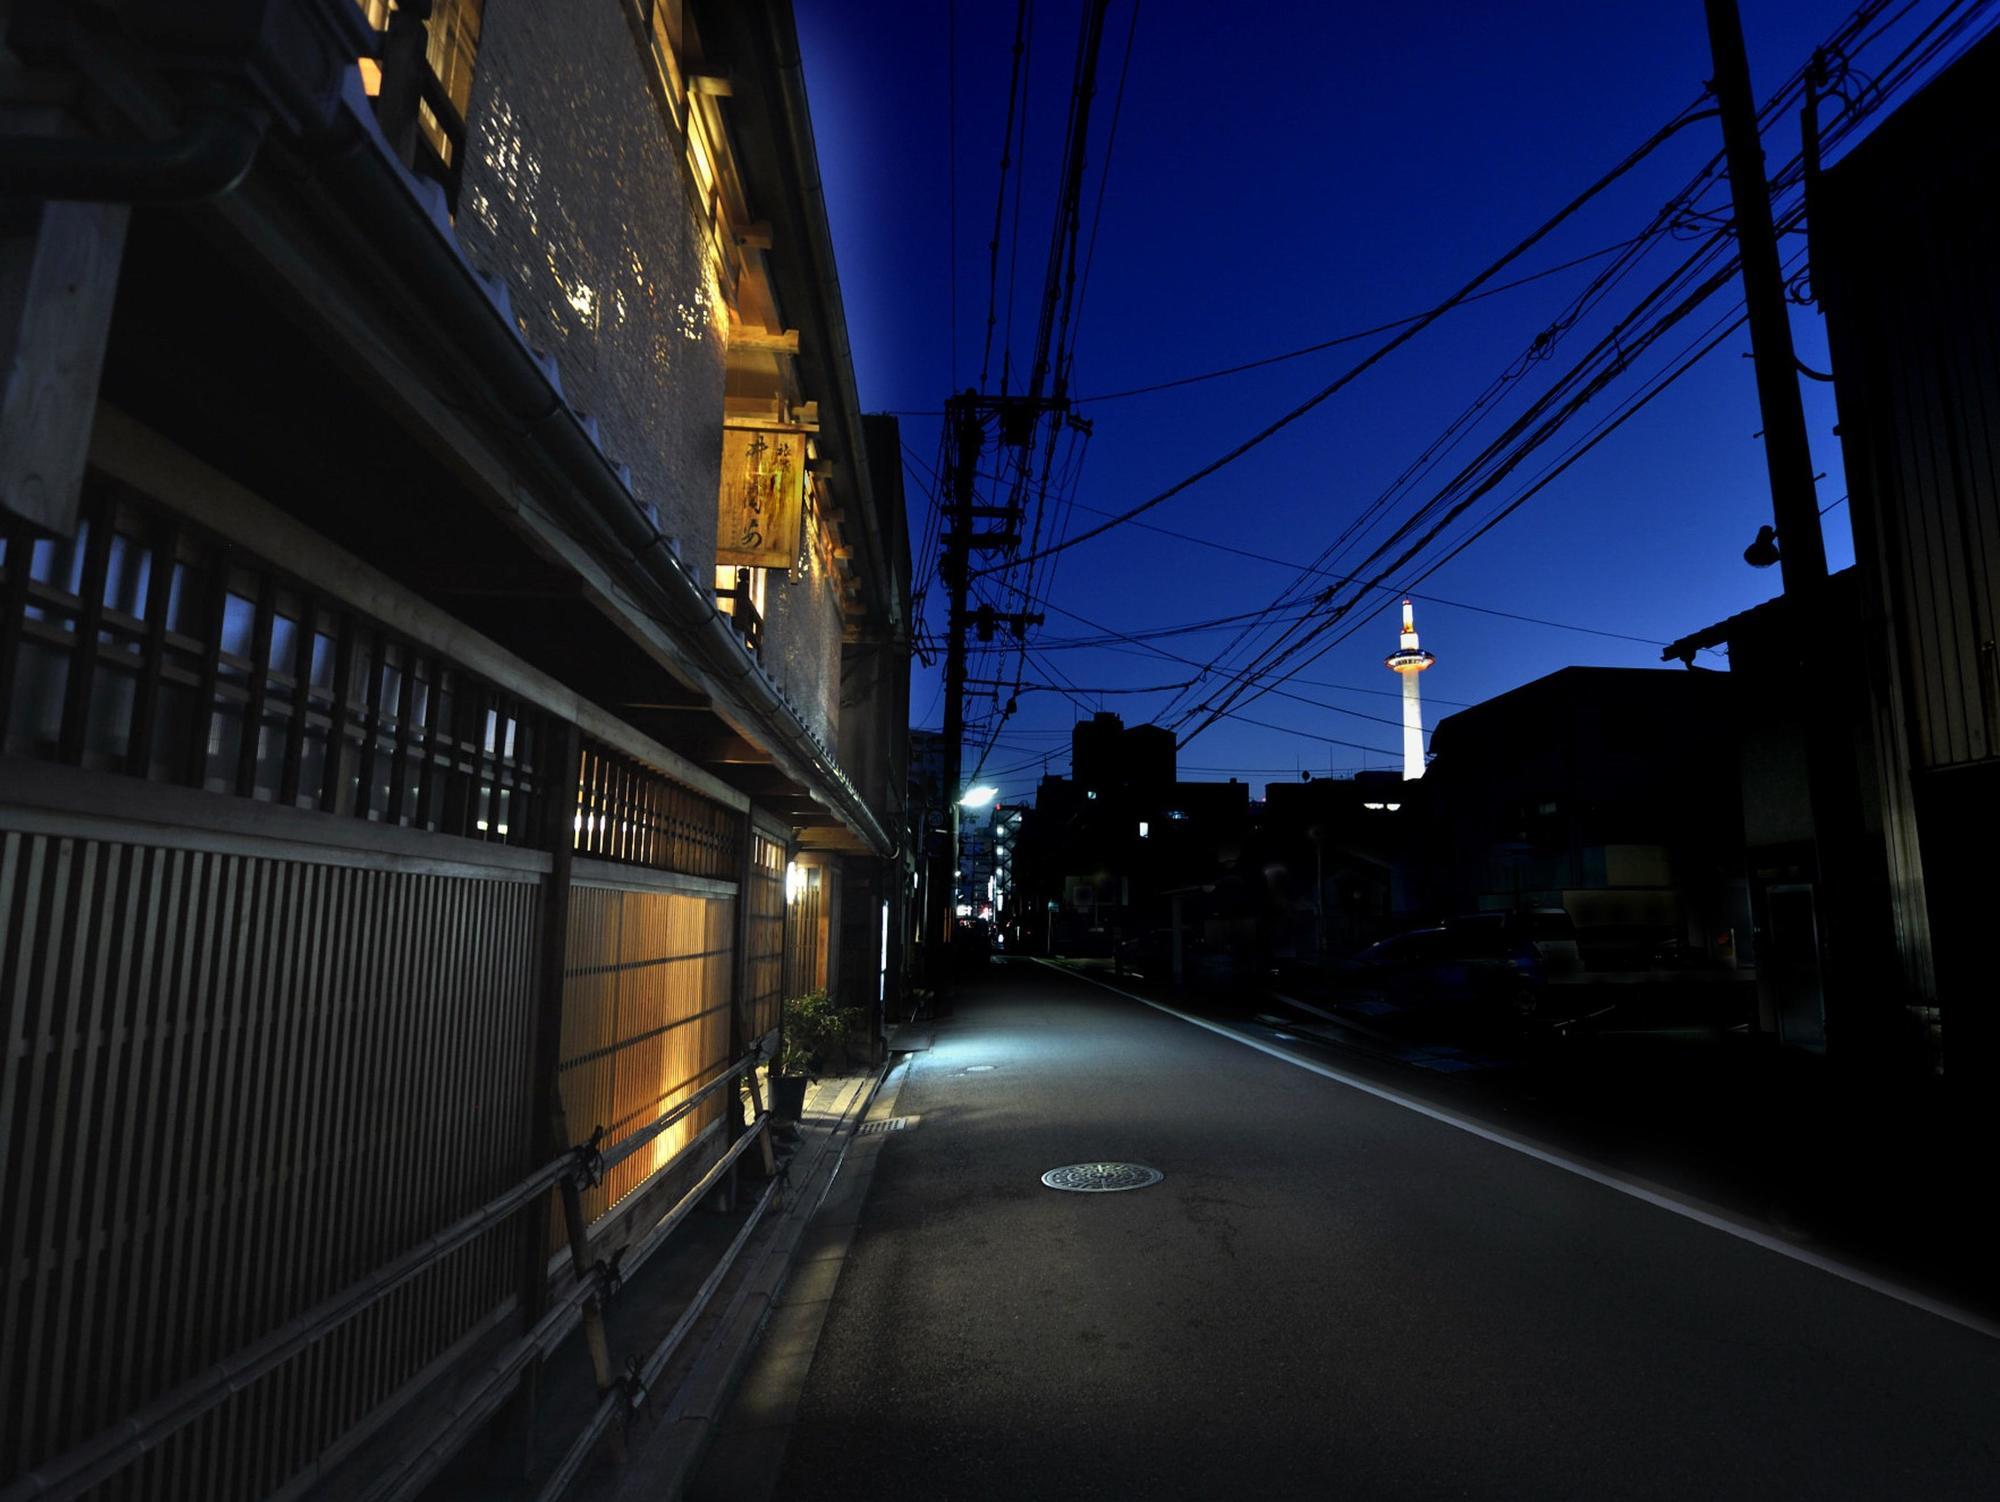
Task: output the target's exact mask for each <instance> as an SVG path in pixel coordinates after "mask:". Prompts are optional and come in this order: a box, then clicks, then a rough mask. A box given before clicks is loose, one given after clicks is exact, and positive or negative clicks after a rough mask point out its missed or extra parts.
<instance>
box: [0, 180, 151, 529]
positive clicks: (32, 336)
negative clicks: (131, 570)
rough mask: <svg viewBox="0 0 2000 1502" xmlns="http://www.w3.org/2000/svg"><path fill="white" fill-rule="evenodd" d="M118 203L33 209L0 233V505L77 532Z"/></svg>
mask: <svg viewBox="0 0 2000 1502" xmlns="http://www.w3.org/2000/svg"><path fill="white" fill-rule="evenodd" d="M130 217H131V210H129V209H128V208H126V207H125V206H124V205H123V204H108V203H40V204H35V205H33V206H32V207H30V208H29V209H28V210H26V212H25V214H24V215H23V221H24V222H23V223H22V225H21V226H20V227H19V228H15V229H10V230H7V231H4V232H0V509H5V510H7V511H11V512H13V513H14V514H15V515H16V516H23V517H26V518H27V519H28V520H29V521H31V522H33V523H34V524H35V525H36V526H38V527H46V528H48V529H49V530H51V531H54V532H61V533H63V534H64V535H65V536H68V535H73V534H74V533H75V531H76V522H77V511H78V508H79V506H80V505H81V504H82V496H83V467H84V459H85V457H86V455H87V454H88V453H89V451H90V429H91V425H92V422H93V420H94V418H95V417H96V414H97V384H98V378H99V376H100V374H101V373H102V371H103V368H104V343H105V340H106V338H107V337H108V336H109V333H110V328H111V304H112V300H113V298H114V297H115V296H116V295H117V291H118V268H119V265H120V263H121V262H122V261H123V259H124V251H125V226H126V222H127V221H128V219H129V218H130Z"/></svg>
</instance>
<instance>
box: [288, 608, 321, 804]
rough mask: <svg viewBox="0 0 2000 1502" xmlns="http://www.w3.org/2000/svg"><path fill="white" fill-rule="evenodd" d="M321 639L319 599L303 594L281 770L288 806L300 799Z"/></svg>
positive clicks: (292, 667)
mask: <svg viewBox="0 0 2000 1502" xmlns="http://www.w3.org/2000/svg"><path fill="white" fill-rule="evenodd" d="M318 643H319V602H318V600H317V599H315V598H314V597H313V596H312V595H310V594H305V595H301V596H300V597H299V622H298V641H297V642H296V644H295V645H294V648H293V651H292V663H291V673H292V713H291V720H290V723H289V724H288V725H287V726H286V727H285V756H284V760H283V762H282V763H280V769H279V772H278V801H279V802H280V803H282V804H284V805H285V807H287V808H292V807H295V806H296V805H297V803H298V801H299V773H300V769H301V768H302V766H303V765H304V762H305V755H306V726H307V723H308V720H309V717H310V716H311V714H312V663H313V651H314V649H315V647H316V646H317V645H318Z"/></svg>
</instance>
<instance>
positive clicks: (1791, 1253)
mask: <svg viewBox="0 0 2000 1502" xmlns="http://www.w3.org/2000/svg"><path fill="white" fill-rule="evenodd" d="M1035 963H1036V964H1039V965H1048V968H1049V969H1051V970H1054V971H1055V972H1056V973H1057V974H1059V975H1067V976H1070V977H1071V978H1072V979H1075V980H1086V981H1089V982H1090V983H1091V984H1092V985H1094V986H1102V987H1103V988H1104V989H1105V990H1107V991H1109V992H1111V993H1112V994H1114V995H1117V996H1123V997H1125V998H1126V999H1128V1000H1130V1001H1136V1002H1138V1003H1139V1004H1140V1005H1141V1006H1148V1007H1151V1008H1152V1009H1153V1010H1154V1011H1156V1012H1165V1013H1166V1014H1167V1015H1168V1016H1169V1017H1178V1018H1179V1019H1180V1020H1181V1021H1182V1022H1187V1023H1191V1024H1193V1025H1194V1026H1195V1027H1199V1028H1205V1029H1206V1030H1207V1031H1209V1032H1211V1033H1215V1034H1216V1035H1218V1036H1219V1037H1224V1038H1227V1039H1229V1040H1230V1041H1231V1042H1233V1043H1241V1044H1242V1045H1243V1046H1244V1047H1245V1048H1254V1049H1256V1050H1257V1052H1258V1053H1261V1054H1268V1055H1269V1056H1270V1057H1272V1058H1274V1059H1277V1060H1280V1061H1281V1062H1283V1063H1286V1064H1290V1065H1292V1066H1293V1067H1294V1068H1297V1069H1303V1070H1305V1071H1306V1072H1307V1073H1309V1074H1316V1075H1319V1076H1320V1077H1321V1078H1322V1079H1328V1080H1332V1081H1333V1082H1334V1083H1335V1084H1337V1085H1345V1086H1347V1087H1348V1088H1349V1089H1350V1090H1359V1091H1360V1092H1361V1093H1362V1094H1364V1095H1372V1096H1374V1097H1375V1098H1376V1099H1377V1100H1384V1101H1387V1102H1388V1103H1389V1104H1390V1105H1392V1106H1401V1107H1402V1108H1403V1109H1404V1110H1406V1111H1414V1112H1416V1114H1417V1115H1419V1116H1428V1117H1429V1118H1430V1119H1431V1120H1432V1121H1435V1122H1439V1123H1441V1124H1443V1125H1445V1126H1448V1127H1455V1128H1456V1129H1457V1130H1459V1131H1461V1132H1467V1133H1470V1134H1471V1135H1472V1136H1474V1137H1478V1138H1481V1139H1483V1140H1484V1141H1487V1142H1491V1143H1493V1144H1494V1145H1495V1146H1496V1147H1504V1148H1508V1149H1510V1150H1511V1151H1513V1152H1517V1153H1520V1154H1522V1155H1523V1156H1524V1157H1529V1158H1533V1159H1535V1160H1536V1161H1537V1162H1540V1163H1546V1164H1548V1165H1549V1166H1550V1167H1551V1168H1559V1169H1561V1170H1562V1171H1563V1172H1564V1173H1571V1174H1575V1175H1576V1176H1577V1177H1578V1178H1580V1179H1588V1180H1590V1182H1591V1183H1593V1184H1602V1185H1603V1186H1604V1187H1605V1188H1606V1189H1613V1190H1616V1191H1617V1192H1618V1193H1620V1194H1623V1195H1627V1196H1629V1197H1631V1198H1632V1199H1636V1200H1643V1201H1644V1202H1645V1203H1646V1204H1649V1205H1652V1206H1654V1207H1656V1208H1658V1209H1661V1210H1665V1211H1667V1212H1668V1213H1669V1214H1673V1215H1678V1216H1681V1217H1682V1218H1683V1219H1686V1220H1691V1221H1694V1222H1696V1223H1697V1224H1699V1225H1704V1226H1707V1227H1708V1228H1709V1229H1710V1230H1715V1231H1721V1232H1722V1233H1723V1234H1724V1235H1728V1236H1734V1237H1736V1238H1737V1240H1739V1241H1747V1242H1749V1243H1750V1244H1751V1245H1752V1246H1760V1247H1762V1248H1764V1250H1765V1251H1767V1252H1776V1253H1777V1254H1778V1255H1779V1256H1780V1257H1789V1258H1790V1259H1791V1260H1792V1261H1794V1262H1801V1263H1804V1264H1805V1265H1806V1266H1807V1267H1813V1268H1818V1269H1819V1270H1820V1271H1821V1272H1823V1273H1831V1274H1832V1275H1833V1276H1834V1277H1836V1278H1839V1279H1842V1280H1843V1281H1845V1282H1848V1283H1853V1284H1855V1285H1856V1286H1857V1287H1861V1288H1866V1289H1868V1290H1869V1291H1870V1292H1873V1293H1879V1294H1881V1295H1882V1296H1883V1297H1884V1298H1891V1299H1894V1300H1895V1301H1896V1302H1897V1303H1899V1304H1907V1305H1909V1306H1910V1307H1911V1308H1912V1309H1921V1310H1923V1311H1924V1312H1925V1313H1926V1314H1934V1315H1936V1316H1937V1317H1938V1318H1939V1319H1944V1320H1950V1321H1951V1323H1953V1324H1954V1325H1959V1326H1961V1327H1963V1328H1964V1329H1967V1330H1971V1331H1974V1332H1976V1333H1977V1334H1980V1335H1984V1336H1986V1337H1987V1338H1988V1339H1990V1340H2000V1322H1995V1321H1993V1320H1990V1319H1988V1318H1986V1317H1985V1316H1984V1315H1981V1314H1976V1313H1974V1312H1972V1311H1971V1310H1969V1309H1960V1308H1958V1307H1957V1306H1956V1305H1953V1304H1947V1303H1944V1302H1942V1301H1940V1300H1938V1299H1934V1298H1931V1297H1930V1296H1929V1295H1928V1294H1924V1293H1919V1292H1918V1291H1917V1290H1916V1289H1914V1288H1907V1287H1905V1286H1903V1285H1902V1284H1900V1283H1894V1282H1891V1281H1889V1280H1888V1279H1886V1278H1880V1277H1877V1276H1876V1275H1875V1274H1873V1273H1870V1272H1865V1271H1863V1270H1862V1269H1861V1268H1858V1267H1852V1266H1849V1265H1848V1264H1847V1263H1844V1262H1836V1261H1835V1260H1834V1259H1832V1258H1831V1257H1824V1256H1821V1255H1820V1254H1819V1253H1818V1252H1813V1251H1808V1250H1807V1249H1805V1248H1804V1247H1799V1246H1794V1245H1792V1244H1791V1243H1790V1242H1788V1241H1785V1240H1783V1239H1781V1238H1780V1237H1777V1236H1773V1235H1772V1234H1771V1233H1770V1232H1768V1231H1765V1230H1763V1229H1761V1228H1759V1227H1757V1226H1754V1225H1751V1224H1750V1223H1749V1222H1748V1221H1745V1220H1742V1219H1740V1218H1739V1217H1737V1216H1735V1215H1732V1214H1730V1213H1729V1212H1728V1211H1726V1210H1722V1209H1719V1208H1717V1207H1716V1206H1713V1205H1708V1204H1704V1203H1703V1202H1701V1201H1699V1200H1695V1199H1691V1198H1689V1197H1687V1196H1685V1195H1681V1194H1677V1193H1675V1192H1674V1191H1673V1190H1671V1189H1665V1188H1662V1187H1661V1186H1659V1185H1657V1184H1649V1183H1647V1182H1646V1181H1645V1180H1644V1179H1637V1178H1632V1177H1629V1176H1628V1175H1625V1174H1621V1173H1614V1172H1613V1171H1611V1170H1610V1169H1607V1168H1599V1167H1597V1166H1595V1165H1594V1164H1590V1163H1585V1162H1581V1161H1579V1160H1578V1159H1575V1158H1571V1157H1568V1156H1566V1155H1565V1154H1562V1153H1559V1152H1556V1151H1554V1150H1553V1149H1550V1148H1546V1147H1543V1146H1541V1145H1540V1144H1538V1143H1534V1142H1530V1141H1528V1140H1527V1139H1526V1138H1523V1137H1516V1136H1514V1135H1513V1134H1512V1133H1511V1132H1503V1131H1500V1130H1499V1129H1498V1128H1495V1127H1490V1126H1488V1125H1486V1124H1485V1123H1484V1122H1480V1121H1474V1120H1473V1119H1472V1118H1471V1117H1468V1116H1460V1115H1459V1114H1458V1113H1456V1112H1455V1111H1446V1110H1442V1109H1440V1108H1439V1107H1437V1106H1433V1105H1430V1104H1429V1103H1427V1102H1425V1101H1421V1100H1418V1099H1417V1098H1416V1097H1414V1096H1410V1095H1405V1094H1403V1093H1402V1092H1401V1091H1400V1090H1391V1089H1389V1088H1387V1087H1386V1086H1383V1085H1377V1084H1375V1083H1374V1082H1372V1081H1370V1080H1365V1079H1362V1078H1361V1077H1360V1076H1358V1075H1353V1074H1349V1073H1347V1072H1346V1071H1345V1070H1340V1069H1335V1068H1334V1067H1333V1066H1332V1065H1330V1064H1322V1063H1320V1062H1319V1061H1318V1060H1317V1059H1307V1058H1302V1057H1300V1056H1299V1055H1298V1054H1295V1053H1292V1052H1290V1051H1289V1050H1287V1049H1283V1048H1273V1047H1272V1046H1271V1045H1270V1044H1268V1043H1266V1042H1264V1041H1263V1040H1262V1039H1259V1038H1252V1037H1250V1036H1248V1035H1247V1034H1244V1033H1239V1032H1237V1031H1236V1030H1235V1029H1234V1028H1231V1027H1225V1026H1223V1025H1222V1024H1221V1023H1219V1022H1211V1021H1209V1020H1208V1019H1207V1018H1205V1017H1196V1016H1194V1015H1192V1014H1191V1013H1188V1012H1183V1011H1181V1010H1180V1009H1179V1008H1178V1007H1170V1006H1168V1005H1167V1004H1166V1003H1165V1002H1162V1001H1154V1000H1153V999H1152V998H1151V997H1149V996H1141V995H1139V994H1138V993H1137V992H1135V991H1127V990H1125V989H1124V988H1123V987H1121V986H1114V985H1112V984H1110V982H1108V981H1101V980H1099V979H1098V978H1097V977H1096V976H1094V975H1082V974H1079V973H1077V972H1075V971H1072V970H1065V969H1063V968H1062V967H1061V966H1059V965H1050V964H1049V962H1048V961H1046V960H1042V959H1036V961H1035Z"/></svg>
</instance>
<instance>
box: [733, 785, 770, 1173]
mask: <svg viewBox="0 0 2000 1502" xmlns="http://www.w3.org/2000/svg"><path fill="white" fill-rule="evenodd" d="M741 844H742V848H741V849H740V850H739V851H738V852H737V856H736V922H735V925H734V931H733V942H734V945H735V950H734V955H733V957H732V963H731V964H730V967H729V1055H730V1057H731V1058H732V1059H740V1058H742V1057H743V1055H744V1054H745V1053H746V1052H748V1051H749V1048H750V1045H751V1044H752V1043H753V1042H755V1041H756V1039H755V1037H753V1035H752V1034H751V1031H750V1021H749V1017H748V1016H747V1009H748V1007H749V1005H750V907H751V902H752V894H753V893H754V892H755V891H756V886H757V815H756V812H755V810H754V809H751V808H746V809H744V810H743V832H742V841H741ZM743 1078H744V1081H745V1083H746V1084H747V1085H748V1086H749V1093H750V1106H751V1119H752V1120H753V1121H754V1120H755V1119H756V1118H757V1117H759V1116H762V1115H763V1114H764V1096H763V1092H762V1091H761V1090H760V1089H759V1088H758V1085H757V1071H756V1070H754V1069H752V1070H749V1071H747V1072H746V1073H745V1074H744V1076H743ZM724 1119H725V1121H726V1123H727V1126H726V1128H725V1130H726V1132H727V1136H728V1140H729V1142H730V1144H732V1145H733V1144H734V1143H735V1142H736V1140H737V1139H738V1138H739V1137H741V1136H742V1135H743V1130H744V1126H743V1094H742V1092H741V1091H738V1090H731V1091H730V1092H729V1111H728V1114H727V1116H726V1117H725V1118H724ZM759 1130H760V1131H761V1133H762V1134H763V1141H761V1142H760V1143H758V1149H759V1153H758V1157H759V1160H760V1162H761V1163H762V1166H763V1169H764V1177H765V1178H769V1177H771V1176H772V1175H773V1174H775V1173H776V1172H777V1171H778V1162H777V1158H776V1156H775V1155H774V1154H773V1153H772V1151H771V1127H770V1123H769V1122H768V1121H766V1122H765V1124H764V1125H763V1126H762V1127H761V1128H759ZM736 1162H737V1166H738V1167H741V1165H742V1162H743V1160H742V1159H741V1158H738V1159H737V1160H736ZM729 1177H730V1186H731V1190H732V1193H733V1190H734V1185H735V1179H736V1170H735V1169H731V1170H730V1176H729Z"/></svg>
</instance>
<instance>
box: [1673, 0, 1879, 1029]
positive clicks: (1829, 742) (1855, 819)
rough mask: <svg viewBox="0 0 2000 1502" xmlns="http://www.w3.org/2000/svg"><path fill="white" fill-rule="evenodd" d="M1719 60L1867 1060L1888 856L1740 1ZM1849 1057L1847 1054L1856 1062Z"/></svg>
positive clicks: (1820, 987)
mask: <svg viewBox="0 0 2000 1502" xmlns="http://www.w3.org/2000/svg"><path fill="white" fill-rule="evenodd" d="M1703 5H1704V6H1705V8H1706V11H1707V15H1708V40H1709V48H1710V50H1711V52H1712V53H1713V54H1714V58H1715V79H1714V84H1713V87H1714V90H1715V100H1716V104H1717V106H1718V108H1719V109H1720V111H1721V115H1722V138H1723V146H1724V150H1725V151H1726V153H1727V157H1728V162H1729V194H1730V199H1731V201H1732V203H1733V205H1734V208H1735V216H1736V244H1737V249H1738V251H1739V252H1740V253H1741V255H1742V257H1743V295H1744V301H1745V303H1746V304H1747V305H1748V307H1749V312H1750V351H1751V357H1752V359H1753V360H1754V361H1755V363H1756V367H1757V400H1758V405H1759V406H1760V408H1761V409H1762V411H1763V417H1764V461H1765V463H1766V465H1767V466H1768V467H1769V469H1770V474H1771V513H1772V514H1771V519H1772V521H1773V523H1775V525H1776V527H1777V532H1778V562H1779V564H1780V565H1781V566H1782V568H1783V572H1784V583H1785V596H1786V598H1787V601H1788V606H1789V609H1788V617H1787V618H1788V622H1789V627H1790V631H1791V643H1790V650H1791V651H1792V652H1793V653H1794V654H1795V658H1794V660H1795V661H1796V662H1797V664H1798V666H1797V669H1796V671H1795V673H1794V674H1793V676H1792V680H1791V687H1790V691H1791V693H1792V694H1793V696H1794V698H1793V701H1792V703H1793V712H1794V713H1795V714H1796V715H1797V716H1798V720H1799V724H1800V727H1801V729H1802V730H1803V732H1804V743H1805V744H1804V752H1805V754H1804V762H1805V768H1804V770H1805V776H1806V789H1807V794H1808V797H1809V799H1810V802H1811V807H1812V822H1813V845H1814V850H1815V866H1816V868H1817V869H1816V874H1815V879H1814V882H1813V900H1814V905H1815V916H1814V928H1815V930H1816V932H1817V951H1818V952H1817V954H1816V955H1815V957H1814V972H1813V974H1812V978H1811V981H1810V984H1811V985H1812V986H1813V987H1814V988H1815V989H1816V990H1817V992H1818V996H1817V997H1816V1001H1817V1004H1818V1005H1819V1007H1820V1009H1821V1015H1822V1017H1823V1018H1824V1020H1825V1026H1826V1036H1827V1040H1828V1046H1829V1048H1831V1049H1832V1050H1834V1051H1835V1052H1837V1053H1840V1054H1842V1055H1844V1056H1847V1057H1851V1058H1852V1059H1854V1060H1855V1061H1857V1062H1865V1061H1866V1060H1868V1059H1869V1057H1870V1056H1871V1053H1872V1054H1876V1055H1882V1053H1883V1051H1882V1049H1881V1047H1880V1045H1881V1044H1882V1042H1883V1039H1884V1037H1885V1036H1886V1034H1885V1031H1884V1026H1885V1024H1884V1019H1883V1018H1882V1016H1881V1009H1880V1007H1879V1005H1877V1003H1878V1001H1879V998H1880V997H1881V996H1883V995H1885V994H1887V993H1888V991H1889V989H1890V987H1889V986H1888V985H1887V984H1885V983H1884V980H1883V978H1884V977H1886V976H1890V975H1893V973H1894V962H1893V953H1894V939H1893V936H1892V934H1891V933H1890V932H1889V929H1888V925H1887V922H1886V915H1887V913H1888V911H1889V902H1888V892H1887V889H1886V886H1885V884H1884V882H1883V881H1882V879H1881V875H1880V866H1879V863H1880V859H1881V857H1880V855H1879V854H1877V853H1874V852H1873V851H1872V850H1871V848H1870V842H1869V838H1868V835H1867V833H1866V820H1865V817H1864V810H1863V795H1862V790H1861V783H1860V778H1859V775H1858V771H1857V768H1856V765H1855V761H1854V753H1853V735H1854V713H1855V711H1854V708H1853V704H1854V700H1853V693H1854V682H1853V672H1852V658H1851V655H1850V654H1849V652H1848V651H1847V650H1846V649H1845V648H1844V647H1843V646H1842V645H1840V643H1841V642H1842V640H1843V637H1842V636H1841V631H1842V630H1843V629H1844V625H1845V623H1839V622H1836V621H1835V620H1834V619H1833V617H1832V612H1831V611H1830V609H1829V608H1828V604H1827V598H1828V597H1827V589H1826V580H1827V573H1826V545H1825V542H1824V540H1823V537H1822V535H1821V531H1820V524H1819V505H1818V498H1817V497H1816V496H1815V494H1814V492H1813V472H1812V451H1811V449H1810V447H1809V446H1808V444H1807V442H1806V420H1805V408H1804V404H1803V403H1802V402H1801V401H1800V399H1799V377H1798V357H1797V356H1796V355H1795V354H1794V353H1793V351H1792V325H1791V319H1790V316H1789V314H1788V313H1787V312H1786V308H1785V289H1784V281H1783V272H1782V271H1781V270H1780V268H1779V264H1778V238H1777V234H1776V232H1775V231H1774V229H1773V228H1772V224H1771V194H1770V185H1769V184H1768V182H1767V181H1766V180H1765V177H1764V153H1763V148H1762V146H1761V144H1760V141H1759V136H1758V130H1757V107H1756V103H1755V100H1754V96H1753V95H1752V94H1751V92H1750V66H1749V62H1748V60H1747V59H1746V57H1745V56H1744V50H1743V21H1742V17H1741V15H1740V14H1739V12H1738V10H1737V0H1703ZM1850 1050H1851V1053H1850Z"/></svg>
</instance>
